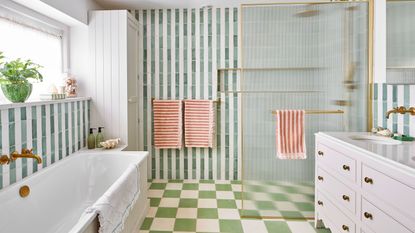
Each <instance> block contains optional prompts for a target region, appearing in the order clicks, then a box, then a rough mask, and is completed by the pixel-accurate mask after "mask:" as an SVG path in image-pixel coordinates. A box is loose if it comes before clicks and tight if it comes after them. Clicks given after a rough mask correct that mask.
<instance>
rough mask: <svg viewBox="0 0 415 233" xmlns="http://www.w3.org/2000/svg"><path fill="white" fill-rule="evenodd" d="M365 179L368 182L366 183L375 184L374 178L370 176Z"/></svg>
mask: <svg viewBox="0 0 415 233" xmlns="http://www.w3.org/2000/svg"><path fill="white" fill-rule="evenodd" d="M364 181H365V182H366V183H368V184H373V179H372V178H369V177H367V176H366V177H365V179H364Z"/></svg>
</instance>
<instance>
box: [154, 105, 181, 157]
mask: <svg viewBox="0 0 415 233" xmlns="http://www.w3.org/2000/svg"><path fill="white" fill-rule="evenodd" d="M153 114H154V146H155V147H156V148H158V149H164V148H178V149H180V148H181V147H182V130H183V126H182V101H181V100H153Z"/></svg>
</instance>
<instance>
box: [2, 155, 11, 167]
mask: <svg viewBox="0 0 415 233" xmlns="http://www.w3.org/2000/svg"><path fill="white" fill-rule="evenodd" d="M9 163H10V158H9V156H7V155H2V156H0V165H6V164H9Z"/></svg>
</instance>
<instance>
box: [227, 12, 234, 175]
mask: <svg viewBox="0 0 415 233" xmlns="http://www.w3.org/2000/svg"><path fill="white" fill-rule="evenodd" d="M233 31H234V30H233V9H229V67H233V50H234V47H233ZM233 74H234V72H233V71H230V72H229V73H228V75H229V76H228V79H227V81H228V88H229V90H233V80H234V77H233ZM233 97H234V94H233V93H232V92H231V93H230V94H229V179H233V172H234V163H233V162H234V140H233V135H234V124H233V119H234V118H233V116H234V112H233V111H234V103H233Z"/></svg>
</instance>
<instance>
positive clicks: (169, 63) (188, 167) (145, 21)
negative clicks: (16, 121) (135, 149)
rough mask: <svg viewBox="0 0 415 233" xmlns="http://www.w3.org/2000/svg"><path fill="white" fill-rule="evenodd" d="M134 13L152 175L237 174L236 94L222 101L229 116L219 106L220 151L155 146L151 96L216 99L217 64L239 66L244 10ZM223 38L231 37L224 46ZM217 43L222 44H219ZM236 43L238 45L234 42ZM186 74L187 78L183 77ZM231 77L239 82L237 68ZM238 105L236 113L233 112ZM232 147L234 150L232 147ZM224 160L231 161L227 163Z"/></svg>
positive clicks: (146, 146) (226, 176)
mask: <svg viewBox="0 0 415 233" xmlns="http://www.w3.org/2000/svg"><path fill="white" fill-rule="evenodd" d="M134 15H135V17H136V18H137V19H138V20H139V21H140V27H141V28H140V31H142V36H143V38H142V45H141V46H140V52H139V54H141V56H142V57H141V59H140V61H142V64H140V66H142V67H143V69H142V73H141V74H140V77H143V78H142V80H141V81H140V82H142V87H143V89H142V90H141V92H142V93H143V105H142V106H140V109H139V111H143V124H142V127H141V128H140V131H141V132H140V134H141V135H144V139H143V144H144V145H143V148H141V149H143V150H147V151H149V152H150V154H151V160H150V164H149V165H150V168H151V169H150V171H149V176H150V177H151V178H157V179H174V178H177V179H213V178H214V177H219V178H222V179H237V178H238V175H239V174H240V172H239V171H238V125H237V119H238V99H237V96H236V95H232V96H230V95H227V96H226V98H225V99H224V100H222V104H224V105H225V108H224V113H225V114H224V116H225V117H224V118H222V117H221V113H220V111H219V109H220V108H218V112H217V123H216V125H217V130H216V132H217V143H216V144H217V147H216V148H215V149H214V150H212V149H187V148H183V149H182V151H180V150H169V149H162V150H155V149H154V147H153V146H152V144H153V143H152V140H153V139H152V125H153V123H152V109H151V99H152V98H160V99H179V98H180V97H181V96H182V97H183V98H184V99H195V98H196V97H199V98H200V99H203V98H205V99H212V97H213V96H218V93H217V87H216V86H213V79H214V78H215V76H216V73H217V71H216V67H217V68H226V67H230V66H231V65H232V67H237V66H238V61H237V58H238V9H237V8H217V9H163V10H137V11H135V12H134ZM196 19H197V20H198V24H196ZM214 23H215V27H216V30H215V32H213V24H214ZM181 28H182V30H183V32H182V33H181V31H180V30H181ZM231 29H232V30H231ZM232 32H233V33H232ZM231 33H232V35H231ZM214 35H216V36H214ZM221 40H223V41H225V43H224V44H223V45H222V44H221ZM181 41H182V43H183V44H182V46H183V47H182V48H180V43H181ZM196 42H197V43H196ZM213 42H215V43H213ZM214 44H215V45H216V47H213V45H214ZM231 45H232V48H230V47H229V46H231ZM196 49H197V50H196ZM221 49H223V50H221ZM182 50H183V51H182ZM213 51H215V54H216V57H215V59H214V60H215V62H216V64H213V62H214V61H213V55H214V53H213ZM222 51H223V52H222ZM181 52H182V53H181ZM230 53H232V54H230ZM180 54H182V58H180V56H181V55H180ZM223 54H224V55H223ZM196 55H198V56H196ZM230 59H232V61H230ZM222 64H225V67H223V65H222ZM180 77H183V81H182V82H181V81H180V80H181V79H180ZM228 81H229V82H232V84H233V86H236V85H237V75H236V73H235V74H230V78H229V80H228ZM196 83H197V85H196ZM230 98H232V100H233V102H232V101H231V102H232V106H230V105H229V99H230ZM232 109H233V114H230V111H231V110H232ZM230 117H232V119H231V118H230ZM222 124H223V125H224V127H225V132H224V135H225V137H221V130H220V129H221V125H222ZM230 125H232V126H233V127H229V126H230ZM232 129H233V131H232V132H231V130H232ZM230 146H232V148H233V149H231V150H230V149H229V147H230ZM222 147H223V148H224V150H222ZM222 151H224V153H223V154H222ZM230 152H232V156H231V155H230V154H229V153H230ZM222 158H225V159H224V160H222ZM230 159H232V160H230ZM221 161H224V163H225V166H224V168H223V164H221V163H222V162H221ZM214 165H215V166H214Z"/></svg>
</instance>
